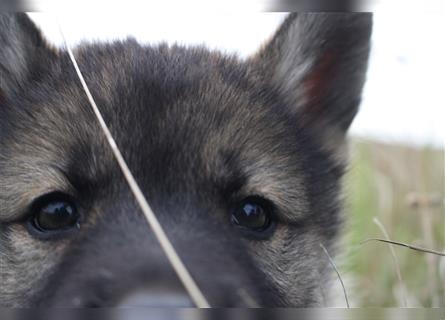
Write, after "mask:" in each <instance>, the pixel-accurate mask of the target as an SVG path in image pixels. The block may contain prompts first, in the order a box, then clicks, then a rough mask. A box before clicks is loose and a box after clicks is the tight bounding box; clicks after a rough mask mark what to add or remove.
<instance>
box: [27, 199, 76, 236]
mask: <svg viewBox="0 0 445 320" xmlns="http://www.w3.org/2000/svg"><path fill="white" fill-rule="evenodd" d="M78 219H79V217H78V214H77V211H76V208H75V206H74V205H73V204H71V203H70V202H69V201H60V200H59V201H57V200H54V201H48V202H45V203H44V204H43V205H41V206H39V207H37V208H36V210H35V215H34V225H35V227H36V228H37V229H38V230H40V231H56V230H65V229H70V228H73V227H75V226H76V225H77V222H78Z"/></svg>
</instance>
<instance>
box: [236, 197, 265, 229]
mask: <svg viewBox="0 0 445 320" xmlns="http://www.w3.org/2000/svg"><path fill="white" fill-rule="evenodd" d="M271 215H272V206H271V204H270V203H268V202H267V201H266V200H265V199H262V198H259V197H249V198H246V199H245V200H243V201H242V202H241V203H240V204H239V205H238V206H237V207H236V208H235V209H234V210H233V212H232V223H233V224H234V225H236V226H239V227H242V228H245V229H248V230H252V231H264V230H266V229H268V228H269V226H270V225H271V223H272V217H271Z"/></svg>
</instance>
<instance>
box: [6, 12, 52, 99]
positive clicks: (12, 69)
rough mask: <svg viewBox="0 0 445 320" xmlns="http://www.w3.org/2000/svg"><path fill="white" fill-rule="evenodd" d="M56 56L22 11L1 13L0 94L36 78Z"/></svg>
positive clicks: (9, 91)
mask: <svg viewBox="0 0 445 320" xmlns="http://www.w3.org/2000/svg"><path fill="white" fill-rule="evenodd" d="M56 56H57V52H56V51H55V50H53V49H52V48H50V47H49V46H48V45H47V43H46V41H45V40H44V38H43V37H42V35H41V33H40V31H39V30H38V29H37V27H36V26H35V25H34V23H33V22H32V21H31V20H30V19H29V18H28V16H27V15H26V14H25V13H16V14H12V13H0V98H1V97H2V96H9V95H11V94H13V93H19V92H20V91H21V90H23V89H24V88H25V87H26V85H27V84H28V83H29V82H30V81H32V80H38V78H39V77H41V76H42V75H43V74H44V72H45V71H46V70H47V69H48V68H49V65H50V64H51V61H53V59H54V58H55V57H56Z"/></svg>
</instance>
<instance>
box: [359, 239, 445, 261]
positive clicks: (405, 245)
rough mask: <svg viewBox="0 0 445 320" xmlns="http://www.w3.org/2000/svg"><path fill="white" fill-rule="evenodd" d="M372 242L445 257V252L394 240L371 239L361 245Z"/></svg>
mask: <svg viewBox="0 0 445 320" xmlns="http://www.w3.org/2000/svg"><path fill="white" fill-rule="evenodd" d="M371 241H379V242H386V243H390V244H394V245H396V246H401V247H405V248H409V249H412V250H415V251H419V252H425V253H431V254H435V255H438V256H441V257H445V252H440V251H436V250H432V249H426V248H421V247H418V246H414V245H411V244H407V243H403V242H398V241H393V240H386V239H380V238H369V239H366V240H363V241H362V242H360V244H365V243H368V242H371Z"/></svg>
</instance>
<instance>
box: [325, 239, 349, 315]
mask: <svg viewBox="0 0 445 320" xmlns="http://www.w3.org/2000/svg"><path fill="white" fill-rule="evenodd" d="M320 247H321V249H323V251H324V253H325V254H326V256H327V257H328V259H329V262H330V264H331V265H332V267H333V268H334V270H335V272H336V273H337V277H338V280H340V283H341V287H342V288H343V294H344V295H345V301H346V306H347V307H348V309H349V308H350V306H349V299H348V294H347V293H346V288H345V284H344V283H343V279H342V277H341V275H340V272H339V271H338V269H337V266H336V265H335V262H334V260H332V258H331V256H330V255H329V252H328V250H327V249H326V248H325V246H324V245H323V244H321V243H320Z"/></svg>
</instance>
